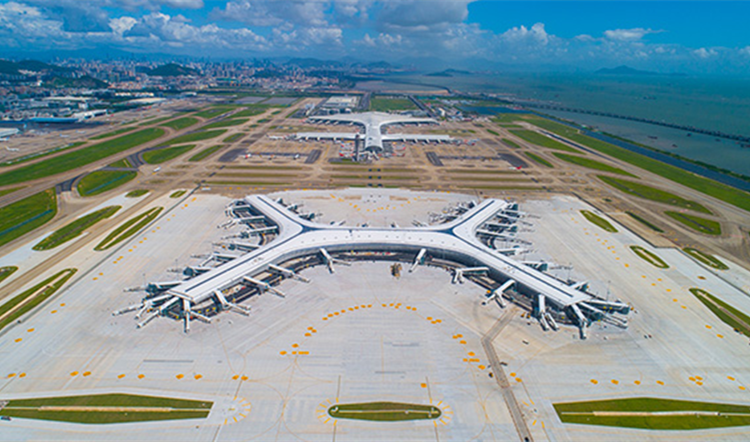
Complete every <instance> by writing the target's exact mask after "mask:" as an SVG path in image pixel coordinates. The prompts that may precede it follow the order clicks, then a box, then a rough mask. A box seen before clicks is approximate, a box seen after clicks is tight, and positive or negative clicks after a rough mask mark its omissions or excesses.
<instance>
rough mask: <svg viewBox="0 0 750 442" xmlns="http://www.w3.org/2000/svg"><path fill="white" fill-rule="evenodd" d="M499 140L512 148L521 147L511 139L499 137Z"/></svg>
mask: <svg viewBox="0 0 750 442" xmlns="http://www.w3.org/2000/svg"><path fill="white" fill-rule="evenodd" d="M500 141H502V142H503V144H505V145H506V146H510V147H512V148H513V149H520V148H521V146H519V145H518V143H516V142H515V141H513V140H509V139H507V138H501V139H500Z"/></svg>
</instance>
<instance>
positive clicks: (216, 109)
mask: <svg viewBox="0 0 750 442" xmlns="http://www.w3.org/2000/svg"><path fill="white" fill-rule="evenodd" d="M235 108H236V106H213V107H210V108H208V109H206V110H203V111H200V112H196V113H195V116H197V117H202V118H206V119H210V118H214V117H218V116H219V115H221V114H224V113H227V112H229V111H230V110H232V109H235Z"/></svg>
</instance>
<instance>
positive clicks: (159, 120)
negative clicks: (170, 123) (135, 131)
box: [138, 115, 175, 126]
mask: <svg viewBox="0 0 750 442" xmlns="http://www.w3.org/2000/svg"><path fill="white" fill-rule="evenodd" d="M174 117H175V116H174V115H170V116H168V117H161V118H156V119H151V118H149V119H148V120H146V121H144V122H142V123H140V124H139V125H138V126H150V125H152V124H156V123H161V122H162V121H167V120H171V119H172V118H174Z"/></svg>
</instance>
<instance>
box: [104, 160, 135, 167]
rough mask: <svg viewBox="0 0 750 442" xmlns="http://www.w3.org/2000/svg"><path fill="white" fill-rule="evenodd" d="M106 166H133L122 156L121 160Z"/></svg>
mask: <svg viewBox="0 0 750 442" xmlns="http://www.w3.org/2000/svg"><path fill="white" fill-rule="evenodd" d="M107 167H133V165H132V164H131V163H130V160H128V159H127V158H123V159H121V160H117V161H115V162H114V163H112V164H110V165H108V166H107Z"/></svg>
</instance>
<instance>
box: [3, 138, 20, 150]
mask: <svg viewBox="0 0 750 442" xmlns="http://www.w3.org/2000/svg"><path fill="white" fill-rule="evenodd" d="M0 141H5V138H3V139H2V140H0ZM5 150H7V151H8V152H18V148H12V147H6V148H5Z"/></svg>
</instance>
